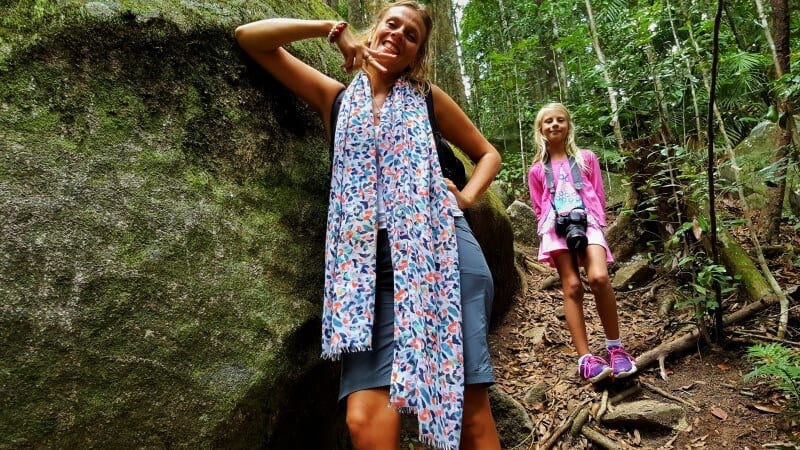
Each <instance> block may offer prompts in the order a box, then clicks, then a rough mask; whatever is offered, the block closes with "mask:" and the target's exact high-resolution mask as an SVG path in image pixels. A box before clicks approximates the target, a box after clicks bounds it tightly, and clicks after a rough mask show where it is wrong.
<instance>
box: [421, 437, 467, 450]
mask: <svg viewBox="0 0 800 450" xmlns="http://www.w3.org/2000/svg"><path fill="white" fill-rule="evenodd" d="M418 437H419V442H420V443H422V444H424V445H427V446H428V447H431V448H434V449H436V450H458V447H459V446H455V447H454V446H452V445H450V444H448V443H446V442H437V441H436V439H434V438H423V437H422V436H418Z"/></svg>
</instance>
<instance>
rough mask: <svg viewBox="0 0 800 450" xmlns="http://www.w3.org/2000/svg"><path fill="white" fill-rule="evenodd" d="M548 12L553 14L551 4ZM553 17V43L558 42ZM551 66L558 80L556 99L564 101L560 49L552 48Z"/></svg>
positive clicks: (565, 75) (556, 28)
mask: <svg viewBox="0 0 800 450" xmlns="http://www.w3.org/2000/svg"><path fill="white" fill-rule="evenodd" d="M550 12H551V14H552V12H553V3H550ZM552 16H553V42H558V20H557V19H556V15H555V14H552ZM553 63H554V64H553V65H554V67H555V71H556V78H557V80H558V98H559V100H560V101H562V102H563V101H564V99H565V98H567V94H568V92H567V89H568V87H567V68H566V67H565V66H564V55H563V52H562V51H561V48H557V47H556V46H553Z"/></svg>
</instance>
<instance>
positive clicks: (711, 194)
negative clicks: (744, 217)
mask: <svg viewBox="0 0 800 450" xmlns="http://www.w3.org/2000/svg"><path fill="white" fill-rule="evenodd" d="M722 4H723V0H717V15H716V17H715V18H714V44H713V49H712V60H711V87H710V88H709V96H708V103H709V108H708V122H707V124H708V170H707V175H708V214H709V216H710V221H711V259H712V261H714V264H715V265H717V266H718V265H719V245H718V242H719V241H718V239H717V209H716V204H715V202H714V199H715V192H716V190H715V189H714V118H713V117H712V112H711V110H712V108H711V106H713V105H714V103H715V102H716V97H717V92H716V91H717V63H718V61H719V24H720V21H721V19H722ZM713 287H714V294H715V300H716V301H717V307H716V308H715V309H714V337H715V341H716V342H722V341H724V340H725V329H724V327H723V324H722V292H720V285H719V283H718V282H717V281H716V280H715V281H713ZM698 328H699V329H700V330H701V331H702V330H703V328H702V327H701V326H699V327H698Z"/></svg>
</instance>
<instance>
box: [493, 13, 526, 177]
mask: <svg viewBox="0 0 800 450" xmlns="http://www.w3.org/2000/svg"><path fill="white" fill-rule="evenodd" d="M497 3H498V5H499V6H500V18H501V20H502V22H503V30H504V31H505V32H506V33H508V30H509V24H508V18H507V17H506V8H505V4H504V3H503V0H498V2H497ZM504 37H505V40H506V52H510V51H511V49H512V46H511V39H510V38H509V37H508V35H507V34H506V36H504ZM514 97H515V99H514V109H515V111H516V116H517V117H516V119H517V131H518V133H519V154H520V164H521V165H522V183H523V185H524V184H525V183H526V182H527V179H526V170H525V168H526V165H525V139H524V136H523V133H522V107H521V106H520V93H519V73H518V69H517V60H516V58H515V59H514Z"/></svg>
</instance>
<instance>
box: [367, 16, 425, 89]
mask: <svg viewBox="0 0 800 450" xmlns="http://www.w3.org/2000/svg"><path fill="white" fill-rule="evenodd" d="M395 7H405V8H410V9H411V10H413V11H416V12H417V13H418V14H419V16H420V18H421V19H422V23H423V24H424V25H425V37H424V39H423V40H422V42H420V44H419V49H418V50H417V60H416V63H415V64H414V65H413V66H409V67H408V68H407V69H406V71H405V72H404V73H403V75H404V76H405V77H406V78H407V79H408V81H409V82H411V84H412V85H414V87H415V88H417V89H418V90H419V91H420V92H422V93H423V94H424V93H427V92H428V91H429V90H430V81H429V80H428V77H429V75H430V67H431V52H430V45H428V44H429V42H430V40H431V33H432V32H433V17H432V16H431V14H430V12H429V11H428V8H426V7H425V5H423V4H422V3H419V2H417V1H416V0H399V1H396V2H392V3H387V4H386V5H385V6H384V7H383V8H381V10H380V11H378V14H377V15H376V16H375V19H374V20H373V21H372V24H371V25H370V27H369V29H368V30H367V36H366V44H367V46H370V44H371V42H372V38H373V37H374V35H375V29H376V28H377V27H378V24H379V23H380V21H381V20H383V18H384V17H385V16H386V14H387V13H388V12H389V10H390V9H392V8H395Z"/></svg>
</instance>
